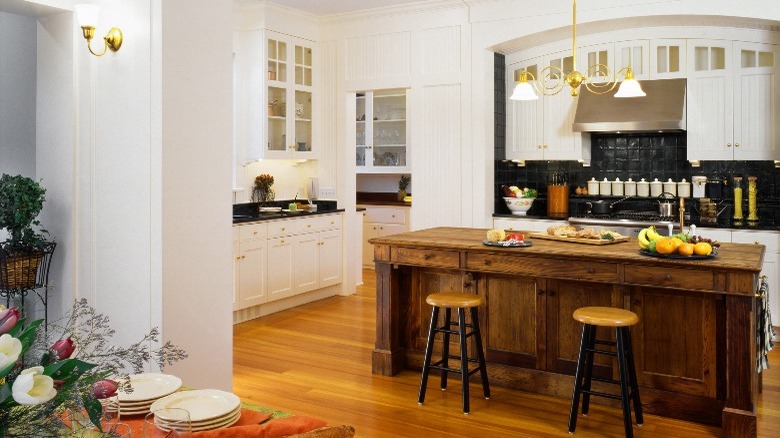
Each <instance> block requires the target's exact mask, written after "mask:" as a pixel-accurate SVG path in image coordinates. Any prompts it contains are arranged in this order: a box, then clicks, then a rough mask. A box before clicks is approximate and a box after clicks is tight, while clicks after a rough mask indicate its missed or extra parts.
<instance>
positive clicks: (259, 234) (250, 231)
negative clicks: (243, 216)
mask: <svg viewBox="0 0 780 438" xmlns="http://www.w3.org/2000/svg"><path fill="white" fill-rule="evenodd" d="M266 225H267V224H266V223H265V222H263V223H259V224H251V225H241V226H239V227H238V235H239V238H240V240H251V239H265V237H266V235H267V233H268V231H267V228H266Z"/></svg>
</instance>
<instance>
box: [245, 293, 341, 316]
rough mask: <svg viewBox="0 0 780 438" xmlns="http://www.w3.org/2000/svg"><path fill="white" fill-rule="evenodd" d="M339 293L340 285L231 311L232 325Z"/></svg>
mask: <svg viewBox="0 0 780 438" xmlns="http://www.w3.org/2000/svg"><path fill="white" fill-rule="evenodd" d="M340 291H341V285H340V284H337V285H335V286H329V287H326V288H323V289H317V290H313V291H311V292H305V293H302V294H300V295H295V296H294V297H288V298H283V299H281V300H276V301H272V302H270V303H265V304H259V305H257V306H252V307H247V308H246V309H241V310H234V311H233V324H238V323H240V322H246V321H249V320H251V319H255V318H260V317H261V316H266V315H270V314H272V313H276V312H281V311H282V310H287V309H292V308H293V307H298V306H301V305H304V304H307V303H311V302H314V301H318V300H321V299H323V298H328V297H332V296H335V295H338V294H339V292H340Z"/></svg>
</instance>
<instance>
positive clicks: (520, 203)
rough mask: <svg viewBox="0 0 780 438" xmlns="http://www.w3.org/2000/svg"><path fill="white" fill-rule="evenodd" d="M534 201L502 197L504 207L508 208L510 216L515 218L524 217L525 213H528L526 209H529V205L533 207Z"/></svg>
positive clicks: (531, 199) (532, 199)
mask: <svg viewBox="0 0 780 438" xmlns="http://www.w3.org/2000/svg"><path fill="white" fill-rule="evenodd" d="M534 199H536V198H510V197H504V203H506V206H507V207H508V208H509V211H511V212H512V214H514V215H517V216H525V214H526V212H528V209H530V208H531V205H533V203H534Z"/></svg>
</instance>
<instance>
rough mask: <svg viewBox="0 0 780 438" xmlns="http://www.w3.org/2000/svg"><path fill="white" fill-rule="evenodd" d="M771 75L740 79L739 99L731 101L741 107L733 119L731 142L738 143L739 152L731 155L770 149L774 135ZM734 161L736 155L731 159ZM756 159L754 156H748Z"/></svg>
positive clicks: (746, 76)
mask: <svg viewBox="0 0 780 438" xmlns="http://www.w3.org/2000/svg"><path fill="white" fill-rule="evenodd" d="M773 76H774V75H772V74H758V75H749V76H748V75H745V76H742V80H741V81H740V82H741V83H740V92H741V96H742V98H741V99H740V100H739V101H738V102H735V103H737V104H739V105H741V108H740V109H739V111H740V114H739V115H737V117H735V120H734V123H735V127H734V128H735V130H734V136H735V137H734V141H735V142H736V143H740V149H738V150H735V152H734V154H735V155H737V154H742V155H744V154H748V155H749V154H751V153H753V154H755V153H756V151H758V152H759V153H760V151H762V150H763V151H766V150H768V149H773V146H775V145H774V141H773V138H774V135H773V129H774V127H773V126H772V123H771V122H772V121H773V120H774V118H773V117H767V116H766V115H767V114H772V111H773V108H772V100H773V99H774V96H775V94H774V93H773V92H772V83H773V82H774V77H773ZM735 158H737V156H735ZM750 158H758V157H750Z"/></svg>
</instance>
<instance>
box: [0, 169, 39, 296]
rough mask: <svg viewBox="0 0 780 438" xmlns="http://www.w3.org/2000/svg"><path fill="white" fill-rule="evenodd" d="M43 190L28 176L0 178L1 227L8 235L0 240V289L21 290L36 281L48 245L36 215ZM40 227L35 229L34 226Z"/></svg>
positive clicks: (6, 175) (5, 175)
mask: <svg viewBox="0 0 780 438" xmlns="http://www.w3.org/2000/svg"><path fill="white" fill-rule="evenodd" d="M45 194H46V189H44V188H43V187H41V185H40V184H39V183H38V182H36V181H34V180H33V179H31V178H28V177H25V176H22V175H16V176H11V175H8V174H3V176H2V177H0V229H4V230H5V231H7V232H8V238H7V240H5V241H4V242H0V289H21V288H26V287H29V286H31V285H34V284H35V278H36V273H37V270H38V265H39V263H40V261H41V259H42V258H43V254H44V251H45V250H46V249H47V248H48V247H49V242H48V241H47V240H46V237H45V235H46V234H48V232H47V231H46V230H44V229H40V222H39V221H38V219H37V217H38V214H39V213H40V212H41V210H42V209H43V201H44V200H45V199H46V198H45ZM33 227H36V228H39V229H38V230H36V229H35V228H33Z"/></svg>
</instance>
